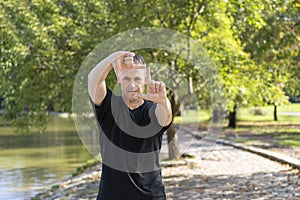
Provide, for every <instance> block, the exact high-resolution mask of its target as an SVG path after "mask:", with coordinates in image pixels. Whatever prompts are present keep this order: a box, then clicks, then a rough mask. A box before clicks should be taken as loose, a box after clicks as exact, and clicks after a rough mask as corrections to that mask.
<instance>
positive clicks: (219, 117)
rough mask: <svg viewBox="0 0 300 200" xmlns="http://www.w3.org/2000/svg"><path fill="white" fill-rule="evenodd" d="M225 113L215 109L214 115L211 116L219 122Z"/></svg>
mask: <svg viewBox="0 0 300 200" xmlns="http://www.w3.org/2000/svg"><path fill="white" fill-rule="evenodd" d="M223 114H224V112H223V111H221V110H215V109H214V110H213V111H212V117H211V120H212V122H219V121H220V119H222V116H223Z"/></svg>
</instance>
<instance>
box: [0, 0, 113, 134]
mask: <svg viewBox="0 0 300 200" xmlns="http://www.w3.org/2000/svg"><path fill="white" fill-rule="evenodd" d="M105 8H106V7H105V4H104V3H100V2H94V1H84V2H82V1H78V0H72V1H59V2H57V1H47V2H45V1H27V2H24V1H21V2H19V1H16V0H9V1H4V2H1V3H0V14H1V36H3V37H1V38H3V39H4V40H2V39H1V40H2V41H1V42H2V45H1V53H3V54H5V56H4V57H2V60H1V70H0V71H1V72H3V73H4V74H3V73H2V74H1V75H2V76H1V88H0V96H2V97H3V98H4V100H3V102H2V104H3V106H4V107H5V109H6V110H7V115H6V117H7V118H8V119H9V120H10V121H12V124H13V125H15V126H16V127H18V128H19V129H18V131H19V132H28V131H30V130H31V129H32V128H33V126H36V127H38V128H39V129H40V130H41V131H42V130H44V129H45V127H46V124H47V121H48V118H49V111H50V110H52V109H54V110H56V111H63V112H64V111H70V110H71V101H70V99H71V96H72V88H73V87H72V86H73V82H74V77H75V75H76V72H77V70H78V68H79V66H80V64H81V62H82V61H83V59H84V57H85V56H86V55H87V54H88V52H89V51H91V49H93V47H94V46H95V45H96V44H97V43H98V42H100V41H101V40H103V38H104V37H105V35H104V34H102V35H98V32H99V31H100V32H101V30H102V32H103V33H104V32H105V31H103V30H107V29H109V26H108V17H107V15H108V13H107V12H106V9H105Z"/></svg>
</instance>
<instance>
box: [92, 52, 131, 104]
mask: <svg viewBox="0 0 300 200" xmlns="http://www.w3.org/2000/svg"><path fill="white" fill-rule="evenodd" d="M133 56H134V53H131V52H126V51H117V52H114V53H112V54H110V55H109V56H108V57H106V58H105V59H104V60H102V61H101V62H100V63H98V64H97V65H96V66H95V67H94V68H93V69H92V70H91V71H90V73H89V75H88V92H89V95H90V97H91V99H92V101H93V102H94V104H95V105H100V104H101V103H102V101H103V99H104V97H105V96H106V84H105V79H106V77H107V75H108V73H109V71H110V70H111V69H112V68H114V71H115V73H116V76H117V78H118V81H119V76H118V75H119V72H120V71H121V70H122V69H123V68H127V67H130V66H132V64H133Z"/></svg>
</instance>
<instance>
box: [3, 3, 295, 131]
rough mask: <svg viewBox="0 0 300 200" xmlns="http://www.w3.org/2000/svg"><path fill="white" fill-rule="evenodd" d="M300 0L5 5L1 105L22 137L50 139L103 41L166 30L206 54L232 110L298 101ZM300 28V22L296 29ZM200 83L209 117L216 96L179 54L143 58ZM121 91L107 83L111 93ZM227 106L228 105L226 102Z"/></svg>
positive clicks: (146, 52) (145, 53)
mask: <svg viewBox="0 0 300 200" xmlns="http://www.w3.org/2000/svg"><path fill="white" fill-rule="evenodd" d="M296 3H297V2H296V0H290V1H272V0H255V1H252V0H242V1H240V0H228V1H224V0H217V1H206V0H202V1H199V0H197V1H196V0H188V1H179V0H178V1H177V0H176V1H173V0H172V1H171V0H153V1H148V0H141V1H125V0H121V1H120V0H111V1H108V2H105V1H95V0H87V1H80V0H68V1H67V0H62V1H55V0H47V1H44V0H31V1H29V0H27V1H17V0H7V1H2V2H0V27H1V29H0V37H1V40H0V43H1V47H0V59H1V62H0V97H2V98H3V99H4V100H3V102H2V106H4V107H5V109H6V110H7V111H8V113H7V114H6V115H5V116H6V117H7V119H9V120H11V121H12V124H13V125H15V126H16V127H19V130H20V131H23V132H28V131H29V130H31V129H32V127H33V126H38V127H40V129H41V130H44V129H45V127H46V125H47V121H48V120H49V111H50V110H55V111H61V112H70V111H71V102H72V101H71V98H72V89H73V83H74V79H75V75H76V73H77V71H78V68H79V66H80V65H81V63H82V62H83V60H84V58H85V57H86V56H87V55H88V53H89V52H90V51H91V50H92V49H93V48H94V47H95V46H96V45H97V44H99V43H100V42H102V41H104V39H106V38H108V37H109V36H112V35H114V34H116V33H119V32H121V31H125V30H128V29H132V28H135V27H152V26H154V27H163V28H169V29H172V30H175V31H178V32H181V33H183V34H186V35H187V36H188V37H187V40H188V41H187V44H188V46H187V53H189V52H188V51H189V50H191V49H190V47H191V46H190V42H191V41H189V39H188V38H189V37H190V38H192V39H193V40H195V41H197V42H198V44H199V45H201V46H202V47H204V48H205V49H206V50H207V53H208V54H209V55H210V56H211V58H212V60H213V61H214V62H215V63H216V66H217V67H218V72H219V74H218V76H219V78H220V79H221V80H222V83H223V84H224V86H225V92H226V94H225V95H226V98H227V101H226V105H225V106H226V109H227V110H232V109H233V107H234V105H238V106H239V107H243V106H252V105H253V106H256V105H264V104H267V103H274V102H276V103H277V104H279V105H282V104H286V103H287V98H286V97H285V93H284V92H283V86H284V89H285V90H286V91H288V92H289V93H291V94H294V95H300V90H299V88H300V81H299V77H300V71H299V69H300V67H299V63H300V62H299V60H300V57H299V49H300V48H299V27H300V26H299V14H298V13H300V12H299V7H296ZM297 20H298V21H297ZM137 53H140V54H141V55H143V56H144V57H145V59H146V61H148V62H155V63H163V64H165V65H167V66H169V67H170V68H171V69H174V70H177V71H178V72H181V73H182V74H183V75H182V77H174V79H173V80H175V81H174V82H175V83H174V84H180V79H182V78H184V79H185V80H188V79H189V78H190V77H192V79H193V86H194V91H195V93H196V95H197V97H198V100H199V104H200V106H201V107H202V108H204V107H209V106H210V101H211V96H210V95H211V93H210V92H211V91H209V90H210V88H208V85H207V82H206V81H205V80H204V78H203V77H201V74H199V73H197V71H196V70H194V69H193V68H192V66H191V65H190V64H189V63H188V61H185V60H183V59H182V58H180V57H179V56H178V55H173V54H170V53H168V52H164V51H162V50H156V49H146V50H140V51H138V52H137ZM93 64H94V63H93ZM114 84H115V76H114V75H113V74H110V75H109V78H108V85H114ZM223 103H224V102H223Z"/></svg>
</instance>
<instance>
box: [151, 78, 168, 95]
mask: <svg viewBox="0 0 300 200" xmlns="http://www.w3.org/2000/svg"><path fill="white" fill-rule="evenodd" d="M147 89H148V92H149V93H160V92H164V91H165V89H166V86H165V84H164V82H162V81H154V80H152V81H150V82H148V83H147Z"/></svg>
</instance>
